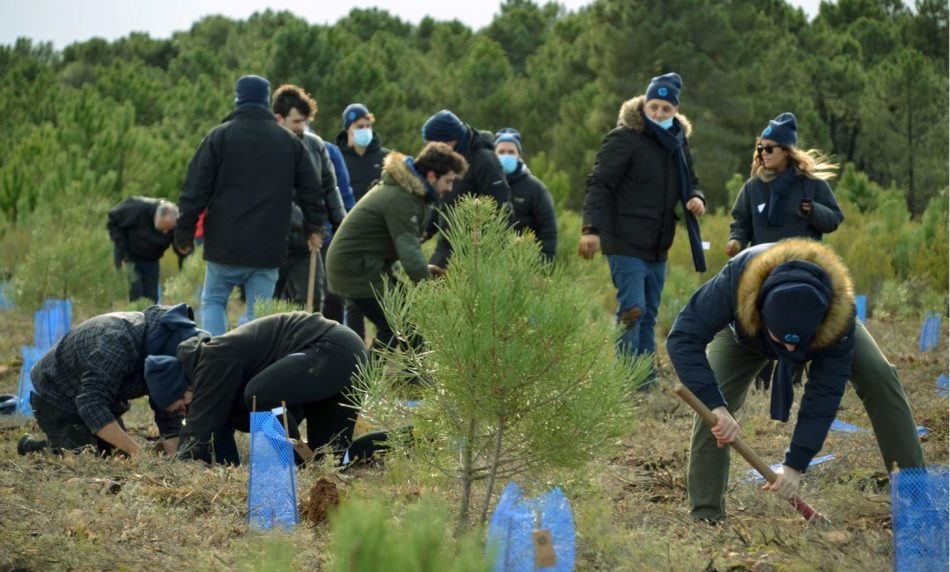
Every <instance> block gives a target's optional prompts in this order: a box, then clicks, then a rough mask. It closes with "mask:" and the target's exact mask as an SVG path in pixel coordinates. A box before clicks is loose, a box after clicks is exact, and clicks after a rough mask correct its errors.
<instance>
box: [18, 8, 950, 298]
mask: <svg viewBox="0 0 950 572" xmlns="http://www.w3.org/2000/svg"><path fill="white" fill-rule="evenodd" d="M947 46H948V36H947V4H946V2H942V1H940V0H919V1H918V2H916V4H914V5H913V6H911V7H908V6H905V5H904V4H903V3H902V2H900V1H899V0H842V1H841V2H838V3H836V4H832V3H823V4H822V6H821V9H820V12H819V14H818V15H817V17H815V18H814V19H813V20H811V21H809V20H808V19H807V18H806V17H805V14H804V13H803V12H802V11H801V10H800V9H796V8H793V7H791V6H789V5H788V4H786V3H785V2H784V1H782V0H734V1H730V2H720V1H712V0H669V1H666V0H665V1H662V2H661V1H641V2H627V1H621V0H598V1H596V2H593V3H592V4H591V5H590V6H588V7H586V8H584V9H581V10H579V11H577V12H570V13H567V12H565V11H564V9H562V8H560V7H559V6H558V5H557V4H555V3H548V4H545V5H539V4H535V3H533V2H531V1H528V0H508V1H506V2H505V3H503V4H502V7H501V12H500V13H499V14H498V15H497V16H496V17H495V19H494V20H493V21H492V23H491V24H490V25H489V26H487V27H485V28H483V29H481V30H471V29H469V28H467V27H466V26H465V25H463V24H461V23H459V22H457V21H452V22H437V21H434V20H432V19H430V18H424V19H423V20H422V21H421V22H420V24H419V25H413V24H409V23H406V22H403V21H401V20H400V19H398V18H395V17H393V16H391V15H389V14H388V13H386V12H384V11H380V10H376V9H369V10H354V11H352V12H351V13H350V14H349V16H347V17H346V18H343V19H342V20H340V21H338V22H337V23H336V24H334V25H332V26H322V25H310V24H308V23H307V22H306V21H304V20H303V19H301V18H298V17H296V16H294V15H293V14H291V13H288V12H279V13H275V12H271V11H265V12H262V13H257V14H255V15H254V16H252V17H251V18H249V19H248V20H247V21H235V20H230V19H227V18H224V17H219V16H211V17H207V18H204V19H202V20H201V21H199V22H196V23H195V24H194V25H193V26H192V28H191V29H190V30H187V31H182V32H178V33H176V34H175V35H174V36H173V37H172V38H168V39H153V38H150V37H149V36H148V35H146V34H141V33H133V34H130V35H129V36H128V37H125V38H122V39H119V40H117V41H115V42H111V43H110V42H107V41H105V40H101V39H92V40H89V41H87V42H81V43H76V44H72V45H69V46H67V47H66V48H65V49H63V50H62V51H61V52H59V51H55V50H53V49H52V46H51V45H49V44H43V43H40V44H35V43H33V42H31V41H30V40H29V39H28V38H21V39H20V40H18V41H17V42H16V44H15V45H14V46H0V79H2V82H0V252H2V254H0V276H6V277H10V276H11V275H14V274H15V273H17V271H18V267H21V268H19V272H20V273H23V272H30V275H29V276H24V277H23V279H22V280H20V281H19V288H20V294H23V295H27V294H28V295H27V296H26V298H28V299H29V300H30V301H32V302H30V303H35V302H38V301H39V300H42V298H43V297H45V296H47V295H59V296H64V295H73V296H74V297H75V296H78V297H79V298H80V301H82V300H83V299H84V298H89V297H90V296H91V297H92V298H93V299H97V300H99V301H103V300H108V296H107V295H106V294H105V293H104V292H99V293H98V294H97V293H96V292H85V291H86V290H89V289H90V288H93V286H92V285H91V283H90V282H89V281H88V280H84V279H82V276H84V275H92V276H95V275H98V274H100V273H102V272H104V271H105V269H106V268H107V266H106V264H107V258H108V256H107V255H103V253H106V252H107V245H106V244H105V243H106V234H105V232H104V230H103V232H101V233H100V232H98V231H99V229H101V228H102V227H103V226H104V220H105V219H104V216H103V213H104V209H106V208H108V207H109V206H111V205H113V204H115V203H117V202H118V201H119V200H120V199H121V198H123V197H125V196H130V195H147V196H158V197H168V198H170V199H172V200H176V199H177V196H178V192H179V189H180V186H181V183H182V180H183V176H184V172H185V168H186V166H187V163H188V160H189V159H190V157H191V154H192V153H193V151H194V149H195V147H196V146H197V144H198V142H199V141H200V140H201V138H202V137H203V135H204V134H205V133H206V132H207V130H208V129H209V128H211V127H212V126H214V125H215V124H217V123H218V122H220V121H221V120H222V118H224V117H225V116H226V115H227V114H228V112H229V111H230V110H231V109H232V107H233V85H234V81H235V80H236V79H237V78H238V77H240V76H241V75H243V74H247V73H256V74H260V75H263V76H265V77H267V78H268V79H269V80H270V81H271V83H272V85H273V86H277V85H279V84H281V83H285V82H292V83H297V84H299V85H301V86H303V87H305V88H306V89H307V90H309V91H310V92H311V93H312V94H314V95H315V96H316V98H317V99H318V101H319V106H320V111H319V113H318V115H317V118H316V121H315V123H314V127H315V129H316V131H317V132H318V133H319V134H321V135H323V136H324V138H325V139H328V140H331V141H332V140H334V139H335V137H336V134H337V133H338V132H339V130H340V128H341V123H340V119H339V117H340V113H341V111H342V109H343V108H344V107H345V106H346V105H347V104H349V103H351V102H354V101H360V102H363V103H365V104H366V105H368V106H369V107H370V109H371V110H372V111H373V112H374V113H375V114H376V117H377V118H378V121H377V124H376V126H375V127H376V130H377V131H378V132H379V133H380V135H381V138H382V142H383V144H384V145H386V146H388V147H390V148H393V149H398V150H400V151H403V152H406V153H410V154H411V153H414V152H416V151H417V150H418V148H419V147H420V146H421V143H422V141H421V139H420V136H419V130H420V127H421V125H422V123H423V121H424V120H425V118H426V117H428V116H429V115H430V114H431V113H433V112H435V111H437V110H439V109H442V108H449V109H452V110H453V111H455V112H456V113H457V114H458V115H459V116H460V117H462V119H463V120H464V121H466V122H468V123H470V124H472V125H474V126H476V127H477V128H480V129H490V130H493V131H494V130H497V129H499V128H501V127H505V126H515V127H517V128H518V129H520V130H521V132H522V133H523V134H524V141H525V154H526V159H527V162H528V164H529V165H530V166H531V168H532V170H533V171H534V172H535V173H536V174H538V175H539V176H540V178H541V179H542V180H545V181H546V182H547V184H548V186H549V187H550V189H551V190H552V192H553V193H554V195H555V198H556V200H557V202H558V204H559V205H560V206H561V207H563V208H564V209H574V210H576V209H579V207H580V205H581V204H582V201H583V195H584V187H585V177H586V175H587V173H588V172H589V171H590V168H591V166H592V164H593V159H594V156H595V154H596V152H597V150H598V148H599V145H600V141H601V138H602V137H603V135H604V134H605V133H606V132H607V131H608V130H609V129H610V128H611V127H612V126H613V125H614V123H615V121H616V117H617V111H618V109H619V106H620V104H621V102H622V101H624V100H625V99H627V98H630V97H632V96H635V95H638V94H640V93H642V91H643V90H644V88H645V86H646V85H647V83H648V81H649V78H650V77H651V76H654V75H657V74H660V73H663V72H667V71H671V70H675V71H677V72H679V73H680V74H681V75H682V77H683V78H684V83H685V88H684V90H683V96H682V105H681V110H682V112H683V113H684V114H686V115H687V116H688V117H689V118H690V119H691V120H692V121H693V123H694V126H695V132H694V136H693V138H692V149H693V155H694V157H695V160H696V170H697V174H698V176H699V178H700V181H701V183H702V186H703V187H704V189H705V191H706V195H707V197H708V198H709V202H710V206H711V207H712V208H713V209H717V208H718V209H725V211H723V212H727V209H728V207H729V206H731V200H732V197H733V196H734V195H735V193H736V192H737V189H738V187H739V186H740V185H741V182H742V181H743V180H745V178H746V177H747V173H748V168H749V163H750V160H751V156H752V148H753V144H754V139H755V136H756V135H757V134H758V133H759V132H760V131H761V130H762V128H763V127H764V126H765V125H766V124H767V121H768V120H769V119H770V118H772V117H774V116H775V115H777V114H778V113H779V112H782V111H793V112H794V113H795V114H796V115H797V116H798V118H799V125H800V128H799V134H800V143H801V146H802V147H804V148H810V147H817V148H819V149H822V150H824V151H827V152H830V153H832V154H833V156H834V158H835V159H836V160H837V161H838V162H840V163H841V164H842V166H843V167H844V176H843V177H841V178H839V179H837V180H836V182H835V183H833V184H834V185H835V187H836V192H837V193H838V195H839V199H840V200H841V201H842V202H844V203H848V204H847V205H846V207H845V209H846V214H849V216H850V215H852V214H857V215H858V216H857V217H854V216H852V217H851V218H849V219H848V221H846V223H845V225H844V226H843V227H842V231H839V233H837V234H836V235H833V236H834V237H835V238H837V237H841V240H842V246H844V247H845V250H844V251H843V252H842V253H843V254H844V255H845V257H846V259H848V260H849V261H851V262H852V264H854V265H857V266H863V265H865V263H867V265H868V266H873V267H874V269H873V270H874V272H875V274H874V275H873V276H872V277H871V278H870V279H868V280H867V281H865V282H863V283H862V281H861V280H862V279H861V278H860V277H859V284H858V285H859V287H861V288H862V289H863V290H864V291H869V292H870V291H872V290H879V289H880V288H881V287H882V286H883V284H884V281H886V280H888V279H891V278H899V279H909V278H912V277H914V276H915V275H920V276H923V279H925V280H927V279H931V278H932V280H931V282H932V286H933V288H934V289H935V290H937V291H942V290H944V289H945V288H944V287H945V286H946V283H947V279H946V230H945V224H946V213H947V209H946V197H945V194H944V189H945V188H946V186H947V180H948V161H947V148H948V116H947V93H948V84H947V68H948V59H947ZM934 199H937V200H938V202H939V203H940V205H942V207H941V206H940V205H936V206H935V207H934V208H933V209H932V210H934V211H936V212H934V213H933V214H932V215H931V216H929V217H928V216H927V215H926V214H925V213H926V211H927V207H928V205H931V204H932V202H933V201H934ZM862 216H863V217H870V218H871V219H873V220H868V221H864V222H862V220H861V218H860V217H862ZM912 217H913V219H914V221H915V222H914V223H911V222H909V221H910V220H911V218H912ZM53 220H55V221H56V222H55V225H54V224H51V222H52V221H53ZM707 221H709V222H708V226H710V228H714V227H716V226H717V224H716V223H715V222H714V219H707ZM921 221H922V224H923V227H920V223H921ZM865 223H867V224H870V225H872V226H873V228H869V227H868V226H867V224H865ZM905 225H907V226H905ZM938 227H939V228H938ZM78 228H81V229H83V232H80V233H77V232H75V229H78ZM93 229H95V230H96V232H94V233H92V232H88V231H91V230H93ZM843 231H844V232H843ZM850 231H854V232H860V235H861V236H862V237H866V238H867V240H865V241H864V242H863V243H862V244H860V245H859V244H856V242H857V241H855V240H854V239H853V238H854V237H849V236H847V234H845V233H846V232H847V233H848V234H850ZM574 232H575V231H574V230H573V229H568V233H569V234H574ZM34 237H35V238H37V239H38V240H32V239H33V238H34ZM835 238H832V241H834V240H835ZM707 239H709V238H707ZM711 239H712V240H713V242H714V247H713V248H714V250H718V249H719V248H720V244H719V241H720V240H722V239H724V236H723V237H719V236H711ZM67 241H68V242H69V244H68V245H67V244H66V243H67ZM85 243H88V244H86V245H85V246H84V244H85ZM853 248H859V249H860V250H862V252H863V254H861V253H856V254H854V257H857V258H854V257H853V256H851V254H850V250H851V249H853ZM37 249H39V250H37ZM88 249H93V250H95V252H91V251H90V252H87V250H88ZM41 250H42V252H41ZM923 251H926V252H923ZM918 253H922V254H923V255H924V258H921V259H920V260H918V261H917V262H915V261H914V260H913V259H914V257H915V256H916V255H917V254H918ZM87 255H88V256H87ZM100 255H102V256H100ZM882 255H883V256H885V257H886V256H888V255H893V260H892V261H891V264H886V265H880V264H877V262H878V257H880V256H882ZM865 257H867V258H865ZM100 258H101V259H102V260H101V267H99V268H97V269H92V268H91V267H90V265H98V264H99V260H100ZM56 261H58V262H56ZM77 261H84V262H82V263H79V264H77ZM23 262H26V263H27V264H25V265H24V264H22V263H23ZM31 263H32V264H31ZM37 265H39V266H41V267H42V269H45V270H42V269H37V268H35V267H36V266H37ZM168 266H169V269H171V268H172V267H171V265H168ZM37 273H39V274H37ZM934 273H936V276H934ZM64 281H65V282H67V283H68V284H67V285H63V284H62V282H64ZM22 288H27V289H30V290H37V289H38V291H35V292H24V291H22ZM96 288H99V289H100V290H101V289H102V288H103V286H102V285H99V286H96ZM81 290H82V291H83V292H80V291H81ZM119 291H120V290H119ZM70 293H71V294H70ZM23 301H24V302H26V301H27V299H23ZM872 303H873V302H872Z"/></svg>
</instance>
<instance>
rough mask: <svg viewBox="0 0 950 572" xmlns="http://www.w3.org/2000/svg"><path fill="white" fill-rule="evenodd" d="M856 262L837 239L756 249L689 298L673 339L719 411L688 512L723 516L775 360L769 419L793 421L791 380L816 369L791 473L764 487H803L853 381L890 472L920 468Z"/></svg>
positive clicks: (696, 430) (701, 435) (697, 454)
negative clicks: (732, 446)
mask: <svg viewBox="0 0 950 572" xmlns="http://www.w3.org/2000/svg"><path fill="white" fill-rule="evenodd" d="M854 316H855V309H854V293H853V288H852V284H851V277H850V274H849V272H848V269H847V268H846V267H845V266H844V263H843V262H842V261H841V259H840V258H838V256H837V255H836V254H835V253H834V252H833V251H832V250H831V249H830V248H828V247H826V246H824V245H822V244H821V243H819V242H815V241H812V240H807V239H789V240H784V241H781V242H778V243H772V244H762V245H759V246H755V247H752V248H749V249H747V250H745V251H743V252H742V253H740V254H739V255H738V256H736V257H735V258H733V259H732V260H730V261H729V262H728V263H727V264H726V266H725V267H724V268H723V269H722V271H720V272H719V274H717V275H716V276H715V277H713V278H712V279H711V280H710V281H709V282H707V283H706V284H704V285H703V286H702V287H701V288H700V289H699V290H698V291H696V292H695V293H694V294H693V296H692V297H691V298H690V300H689V302H688V303H687V304H686V306H685V307H684V308H683V310H682V311H681V312H680V314H679V316H677V318H676V322H675V323H674V324H673V329H672V330H671V332H670V335H669V337H668V338H667V342H666V347H667V350H668V352H669V355H670V360H671V361H672V363H673V366H674V367H675V368H676V373H677V375H678V376H679V377H680V380H681V381H682V382H683V384H684V385H685V386H686V387H687V388H689V389H690V390H691V391H692V392H693V393H694V394H695V395H696V397H698V398H699V400H700V401H702V403H703V404H704V405H705V406H706V407H708V408H709V409H711V410H712V411H713V413H715V415H716V418H717V419H716V423H715V425H714V426H713V427H712V430H711V431H710V430H709V429H707V428H706V426H705V424H704V423H703V421H702V420H701V419H699V418H697V419H696V422H695V423H694V426H693V438H692V445H691V448H690V458H689V475H688V484H687V490H688V493H689V503H690V514H691V515H692V516H694V517H696V518H699V519H702V520H707V521H714V522H715V521H720V520H722V519H723V518H725V512H726V508H725V502H724V495H725V491H726V485H727V482H728V478H729V451H728V449H726V448H724V447H725V445H726V444H728V443H731V442H732V441H734V440H735V438H736V436H737V435H738V434H739V426H738V424H737V423H736V420H735V419H734V418H733V414H734V413H735V412H736V411H737V410H738V409H739V408H740V407H741V406H742V403H743V401H744V400H745V396H746V392H747V391H748V389H749V385H750V384H751V383H752V379H753V377H754V376H755V374H756V372H758V371H759V370H760V369H761V368H762V366H763V365H764V364H765V362H766V360H770V359H771V360H777V362H778V363H777V371H776V375H775V377H774V382H773V384H772V394H771V416H772V418H773V419H776V420H779V421H783V422H785V421H788V419H789V412H790V409H791V406H792V401H793V398H794V394H793V389H792V380H793V379H794V378H795V377H796V376H797V375H798V374H799V373H800V372H801V370H802V369H803V368H804V367H805V366H806V365H807V366H808V368H809V369H808V376H807V377H808V381H807V382H806V383H805V387H804V395H803V396H802V399H801V403H800V406H799V410H798V420H797V423H796V424H795V430H794V432H793V434H792V440H791V444H790V445H789V447H788V450H787V451H786V453H785V459H784V462H783V465H784V467H783V472H782V474H780V475H779V476H778V478H777V479H776V480H775V481H774V482H773V483H771V484H769V485H767V487H766V488H767V489H768V490H771V491H773V492H776V493H778V494H779V495H781V496H782V497H784V498H789V499H790V498H793V497H795V496H796V495H797V493H798V487H799V481H800V478H801V474H802V473H803V472H805V470H806V469H807V468H808V464H809V463H810V462H811V460H812V458H814V457H815V455H816V454H818V452H819V451H820V450H821V448H822V446H823V444H824V441H825V437H826V436H827V434H828V430H829V428H830V427H831V423H832V422H833V421H834V418H835V414H836V412H837V410H838V405H839V404H840V402H841V397H842V395H843V394H844V388H845V382H846V381H847V380H848V379H850V380H851V383H852V384H853V385H854V387H855V391H857V393H858V397H860V398H861V401H862V402H863V403H864V408H865V410H866V411H867V412H868V417H870V419H871V424H872V426H873V428H874V434H875V435H876V437H877V440H878V445H879V447H880V449H881V455H882V456H883V458H884V465H885V467H886V470H890V469H891V467H892V466H893V464H894V463H897V465H899V466H900V467H901V468H907V467H920V466H923V453H922V451H921V449H920V443H919V441H918V439H917V433H916V423H915V421H914V417H913V415H912V414H911V411H910V406H909V404H908V403H907V398H906V397H905V396H904V390H903V388H902V387H901V384H900V381H899V380H898V378H897V374H896V371H895V369H894V367H893V366H892V365H891V364H890V363H888V361H887V359H886V358H885V357H884V355H883V354H882V353H881V350H880V349H879V348H878V347H877V344H876V343H875V342H874V339H873V338H872V337H871V335H870V334H869V333H868V331H867V330H866V329H865V328H864V326H863V325H862V324H861V323H860V322H857V321H856V320H855V317H854Z"/></svg>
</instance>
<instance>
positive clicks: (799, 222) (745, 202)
mask: <svg viewBox="0 0 950 572" xmlns="http://www.w3.org/2000/svg"><path fill="white" fill-rule="evenodd" d="M770 196H771V193H770V192H769V184H768V183H766V182H765V181H763V180H762V179H760V178H758V177H752V178H751V179H749V180H748V181H746V183H745V185H743V186H742V190H740V191H739V195H738V196H737V197H736V204H735V205H733V207H732V225H731V226H730V227H729V240H736V241H738V242H739V244H740V245H742V246H745V245H746V244H749V245H751V246H755V245H756V244H764V243H766V242H778V241H780V240H782V239H783V238H793V237H797V236H800V237H805V238H812V239H815V240H821V237H822V236H823V235H824V234H825V233H828V232H834V231H835V230H836V229H837V228H838V225H839V224H841V222H842V221H844V214H843V213H842V212H841V207H839V206H838V200H837V199H836V198H835V194H834V192H833V191H832V190H831V187H830V186H829V185H828V183H827V182H825V181H820V180H817V179H812V178H809V177H806V176H804V175H797V176H796V177H795V179H794V180H793V181H792V184H791V189H790V191H789V193H788V194H787V195H786V196H785V204H784V207H785V216H784V220H783V224H782V226H769V220H768V212H769V211H768V202H769V197H770ZM802 201H809V202H810V203H811V213H810V214H808V215H805V214H804V213H802V211H801V208H800V206H801V203H802Z"/></svg>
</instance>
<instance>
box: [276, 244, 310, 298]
mask: <svg viewBox="0 0 950 572" xmlns="http://www.w3.org/2000/svg"><path fill="white" fill-rule="evenodd" d="M319 265H320V263H319V260H318V262H317V266H319ZM309 279H310V255H309V254H289V255H287V261H286V262H284V265H283V266H281V267H280V270H279V272H278V275H277V287H276V288H275V289H274V290H275V291H274V297H275V298H280V299H281V300H287V301H288V302H293V303H294V304H297V305H300V306H305V305H306V304H307V286H308V284H309ZM314 305H315V306H317V307H318V308H319V307H320V291H319V290H317V291H316V292H315V294H314ZM307 310H311V309H310V308H307Z"/></svg>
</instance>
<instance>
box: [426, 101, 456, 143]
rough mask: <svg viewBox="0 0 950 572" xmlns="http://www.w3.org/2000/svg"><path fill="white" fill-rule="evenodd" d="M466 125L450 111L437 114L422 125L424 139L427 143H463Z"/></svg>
mask: <svg viewBox="0 0 950 572" xmlns="http://www.w3.org/2000/svg"><path fill="white" fill-rule="evenodd" d="M464 135H465V124H464V123H462V120H461V119H459V118H458V117H457V116H456V115H455V114H454V113H452V112H451V111H449V110H448V109H443V110H442V111H440V112H438V113H436V114H435V115H433V116H432V117H430V118H429V119H427V120H426V122H425V123H424V124H423V125H422V138H423V139H425V140H426V141H441V142H443V143H445V142H447V141H461V140H462V137H463V136H464Z"/></svg>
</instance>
